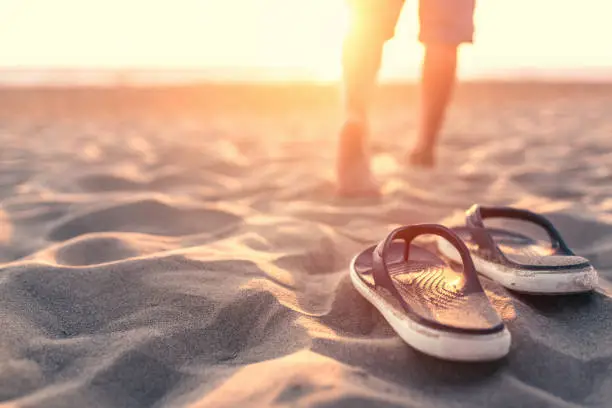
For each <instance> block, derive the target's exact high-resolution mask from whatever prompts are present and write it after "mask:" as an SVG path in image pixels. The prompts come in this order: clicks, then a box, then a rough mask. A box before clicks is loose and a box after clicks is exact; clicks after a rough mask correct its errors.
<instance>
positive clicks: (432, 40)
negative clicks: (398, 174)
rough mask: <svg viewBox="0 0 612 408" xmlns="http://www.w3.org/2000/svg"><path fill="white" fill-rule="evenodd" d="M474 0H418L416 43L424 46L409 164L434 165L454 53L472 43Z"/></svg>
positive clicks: (454, 64) (453, 73) (454, 67)
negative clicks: (417, 37)
mask: <svg viewBox="0 0 612 408" xmlns="http://www.w3.org/2000/svg"><path fill="white" fill-rule="evenodd" d="M474 8H475V0H420V5H419V18H420V23H421V32H420V34H419V40H420V41H421V42H422V43H423V44H424V46H425V57H424V60H423V65H422V73H421V100H420V104H421V105H420V117H419V125H418V126H419V128H418V134H417V140H416V143H415V145H414V147H413V149H412V152H410V153H409V155H408V159H409V161H410V162H411V163H412V164H414V165H418V166H424V167H431V166H433V165H434V162H435V160H434V156H435V149H436V146H437V140H438V135H439V133H440V128H441V127H442V123H443V119H444V114H445V112H446V109H447V105H448V102H449V99H450V96H451V93H452V90H453V87H454V84H455V82H456V70H457V51H458V47H459V45H460V44H462V43H471V42H472V38H473V34H474V22H473V16H474Z"/></svg>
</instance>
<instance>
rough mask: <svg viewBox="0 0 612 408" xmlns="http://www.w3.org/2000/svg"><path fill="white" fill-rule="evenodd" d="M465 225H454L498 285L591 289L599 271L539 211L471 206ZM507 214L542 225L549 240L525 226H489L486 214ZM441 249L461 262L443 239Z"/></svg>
mask: <svg viewBox="0 0 612 408" xmlns="http://www.w3.org/2000/svg"><path fill="white" fill-rule="evenodd" d="M466 214H467V216H466V225H465V226H462V227H454V228H453V231H454V232H455V233H457V235H459V236H460V237H461V239H462V240H463V241H464V242H465V243H466V245H467V247H468V248H469V250H470V252H471V254H472V259H473V260H474V264H475V265H476V269H477V270H478V272H480V273H481V274H483V275H485V276H487V277H488V278H490V279H493V280H494V281H496V282H498V283H499V284H501V285H502V286H504V287H506V288H508V289H512V290H515V291H518V292H525V293H537V294H562V293H563V294H566V293H579V292H587V291H591V290H593V289H594V288H595V287H596V286H597V271H596V270H595V268H593V266H592V265H591V264H590V263H589V261H588V260H587V259H585V258H583V257H580V256H576V255H575V254H574V253H573V252H572V250H571V249H570V248H569V247H568V245H567V244H566V243H565V241H564V240H563V238H562V237H561V234H560V233H559V231H557V229H556V228H555V227H554V225H553V224H552V223H551V222H550V221H549V220H548V219H546V218H545V217H544V216H542V215H540V214H536V213H533V212H531V211H527V210H522V209H517V208H512V207H483V206H479V205H474V206H472V207H471V208H470V209H469V210H468V211H467V213H466ZM490 218H507V219H514V220H520V221H527V222H529V223H531V224H535V225H537V226H539V227H540V228H543V229H544V230H545V231H546V233H547V234H548V238H549V241H550V242H546V241H543V240H537V239H534V238H532V237H529V236H528V235H527V234H526V232H522V231H518V230H516V231H515V230H510V229H501V228H488V227H486V226H485V225H484V222H483V221H484V220H485V219H490ZM438 249H439V251H440V252H441V253H442V254H443V255H444V256H446V257H447V258H449V259H451V260H453V261H455V262H459V261H461V256H460V254H459V253H458V252H457V251H456V250H455V248H454V247H452V246H450V245H448V243H447V242H445V241H443V240H438Z"/></svg>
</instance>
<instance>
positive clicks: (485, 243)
mask: <svg viewBox="0 0 612 408" xmlns="http://www.w3.org/2000/svg"><path fill="white" fill-rule="evenodd" d="M487 218H510V219H516V220H521V221H528V222H531V223H532V224H536V225H539V226H540V227H542V228H544V230H545V231H546V233H547V234H548V237H549V238H550V242H551V245H552V247H553V248H554V249H556V250H559V251H560V252H562V253H564V254H565V255H570V256H573V255H574V253H573V252H572V250H571V249H570V248H569V247H568V246H567V244H566V243H565V241H564V240H563V238H562V237H561V234H560V233H559V231H557V229H556V228H555V226H554V225H553V224H552V223H551V222H550V221H549V220H548V219H546V218H545V217H543V216H542V215H540V214H536V213H534V212H531V211H528V210H522V209H517V208H512V207H483V206H479V205H473V206H472V207H471V208H470V209H469V210H468V211H467V216H466V225H467V226H468V227H470V228H471V229H472V230H471V232H472V239H473V240H474V241H475V242H476V243H477V244H478V246H479V247H483V248H489V249H491V250H493V248H495V249H497V245H496V244H495V243H494V241H493V239H492V238H491V236H490V235H489V233H488V232H487V230H486V227H485V225H484V222H483V220H485V219H487Z"/></svg>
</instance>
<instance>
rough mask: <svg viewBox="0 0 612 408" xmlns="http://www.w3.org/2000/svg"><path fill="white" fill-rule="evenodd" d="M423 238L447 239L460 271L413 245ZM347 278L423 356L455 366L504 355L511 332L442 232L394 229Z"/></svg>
mask: <svg viewBox="0 0 612 408" xmlns="http://www.w3.org/2000/svg"><path fill="white" fill-rule="evenodd" d="M423 234H433V235H437V236H439V237H441V238H444V239H446V240H448V241H449V243H450V245H452V246H454V248H456V250H457V251H458V253H459V255H460V258H461V260H462V263H463V270H455V269H453V268H452V267H451V265H450V264H449V263H446V262H445V261H444V260H443V259H441V258H440V257H438V256H437V255H436V254H434V253H433V252H431V251H428V250H427V249H425V248H422V247H419V246H417V245H414V244H412V243H411V242H412V241H413V240H414V238H415V237H417V236H419V235H423ZM399 240H403V242H401V241H399ZM350 276H351V281H352V282H353V285H354V286H355V288H356V289H357V291H358V292H359V293H360V294H361V295H362V296H363V297H365V298H366V299H367V300H368V301H369V302H370V303H372V305H373V306H374V307H375V308H376V309H378V311H379V312H380V313H381V314H382V315H383V316H384V318H385V319H386V320H387V321H388V322H389V324H390V325H391V327H392V328H393V329H394V330H395V331H396V332H397V334H398V335H399V336H400V337H401V338H402V339H403V340H404V341H405V342H406V343H408V344H409V345H411V346H412V347H414V348H415V349H417V350H419V351H421V352H423V353H425V354H428V355H431V356H434V357H438V358H441V359H446V360H455V361H487V360H496V359H499V358H502V357H504V356H505V355H507V354H508V351H509V348H510V332H509V331H508V330H507V329H506V327H505V325H504V323H503V322H502V320H501V318H500V317H499V315H498V314H497V312H496V311H495V309H493V307H492V306H491V304H490V302H489V299H488V298H487V295H486V293H485V291H484V290H483V288H482V286H481V285H480V281H479V280H478V275H477V273H476V270H475V268H474V264H473V262H472V258H471V256H470V253H469V250H468V249H467V247H466V246H465V245H464V244H463V242H462V241H461V239H460V238H459V237H458V236H457V235H456V234H455V233H454V232H452V231H451V230H449V229H448V228H446V227H443V226H441V225H435V224H421V225H412V226H407V227H401V228H398V229H396V230H394V231H393V232H391V234H390V235H389V236H388V237H387V238H386V239H385V240H383V241H382V242H381V243H380V244H378V245H377V246H372V247H370V248H368V249H366V250H364V251H363V252H361V253H360V254H358V255H357V256H355V258H353V260H352V262H351V271H350Z"/></svg>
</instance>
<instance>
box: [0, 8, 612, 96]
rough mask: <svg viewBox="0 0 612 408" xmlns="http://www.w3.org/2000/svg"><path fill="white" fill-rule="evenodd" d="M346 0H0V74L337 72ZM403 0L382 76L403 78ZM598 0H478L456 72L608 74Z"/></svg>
mask: <svg viewBox="0 0 612 408" xmlns="http://www.w3.org/2000/svg"><path fill="white" fill-rule="evenodd" d="M344 1H345V0H309V1H300V0H173V1H169V0H161V1H156V2H151V1H145V0H129V1H125V0H107V1H99V0H54V1H48V0H0V50H1V52H0V73H1V75H0V80H1V81H2V83H5V84H6V83H9V84H28V83H30V84H31V83H57V82H69V83H79V82H83V83H100V82H102V83H108V82H121V83H133V84H136V83H143V82H144V83H150V82H181V81H183V82H185V81H186V82H191V81H202V80H206V81H208V80H211V81H227V80H236V81H252V80H266V81H270V80H273V81H283V80H315V81H335V80H337V79H338V78H339V73H340V65H339V50H340V45H341V40H342V33H343V30H344V27H345V17H346V11H345V4H344ZM417 3H418V2H417V1H416V0H408V1H407V3H406V7H405V9H404V12H403V15H402V18H401V23H400V25H399V27H398V29H397V35H396V38H395V39H394V40H392V41H391V42H389V43H388V46H387V50H388V52H387V53H386V56H385V64H384V68H383V71H382V73H381V78H382V80H383V81H385V80H387V81H388V80H413V79H415V78H416V76H417V75H418V67H419V63H420V59H421V53H422V49H421V46H420V45H419V44H418V43H417V41H416V33H417V31H418V18H417ZM610 11H612V5H610V3H609V2H606V1H604V0H582V1H581V2H576V1H558V0H538V1H537V2H534V1H531V0H512V1H511V0H488V1H479V2H478V3H477V13H476V28H477V33H476V39H475V45H474V46H465V47H464V49H463V51H462V55H461V63H460V75H461V77H462V78H495V79H499V78H502V79H519V80H525V79H542V78H548V79H556V80H559V79H563V80H565V79H568V80H572V81H576V80H593V79H595V80H601V79H609V78H612V52H610V44H609V41H610V38H612V25H610V24H609V16H610Z"/></svg>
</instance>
